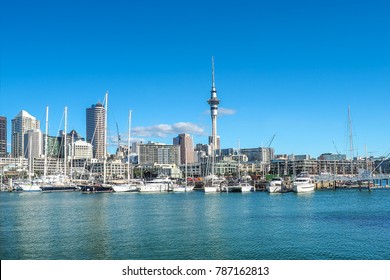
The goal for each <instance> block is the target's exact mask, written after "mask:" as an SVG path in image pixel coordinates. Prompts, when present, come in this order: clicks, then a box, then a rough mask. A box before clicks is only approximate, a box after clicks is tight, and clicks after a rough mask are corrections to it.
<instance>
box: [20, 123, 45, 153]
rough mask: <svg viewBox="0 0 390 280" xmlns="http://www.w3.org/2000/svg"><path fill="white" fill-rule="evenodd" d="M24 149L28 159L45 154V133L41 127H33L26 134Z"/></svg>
mask: <svg viewBox="0 0 390 280" xmlns="http://www.w3.org/2000/svg"><path fill="white" fill-rule="evenodd" d="M30 149H31V151H30ZM24 150H25V151H26V156H25V157H26V158H28V159H33V158H38V157H41V156H43V134H42V132H41V130H40V129H32V130H29V131H27V133H26V134H24Z"/></svg>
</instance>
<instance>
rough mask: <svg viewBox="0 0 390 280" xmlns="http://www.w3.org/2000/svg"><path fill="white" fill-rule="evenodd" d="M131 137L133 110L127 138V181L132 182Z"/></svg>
mask: <svg viewBox="0 0 390 280" xmlns="http://www.w3.org/2000/svg"><path fill="white" fill-rule="evenodd" d="M130 137H131V110H130V111H129V131H128V137H127V138H128V140H127V181H128V182H130V178H131V176H130V143H131V142H130Z"/></svg>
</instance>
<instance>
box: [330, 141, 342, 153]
mask: <svg viewBox="0 0 390 280" xmlns="http://www.w3.org/2000/svg"><path fill="white" fill-rule="evenodd" d="M332 142H333V145H334V148H335V149H336V153H337V154H338V155H339V154H340V153H339V150H338V149H337V146H336V143H335V142H334V141H333V140H332Z"/></svg>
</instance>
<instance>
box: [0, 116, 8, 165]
mask: <svg viewBox="0 0 390 280" xmlns="http://www.w3.org/2000/svg"><path fill="white" fill-rule="evenodd" d="M2 157H3V158H4V157H7V118H6V117H1V116H0V158H2Z"/></svg>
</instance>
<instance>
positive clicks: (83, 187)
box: [79, 185, 113, 193]
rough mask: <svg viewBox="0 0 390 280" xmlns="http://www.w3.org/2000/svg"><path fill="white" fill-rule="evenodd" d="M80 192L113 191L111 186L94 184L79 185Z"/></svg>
mask: <svg viewBox="0 0 390 280" xmlns="http://www.w3.org/2000/svg"><path fill="white" fill-rule="evenodd" d="M79 187H80V190H81V192H82V193H110V192H113V189H112V187H111V186H95V185H81V186H79Z"/></svg>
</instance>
